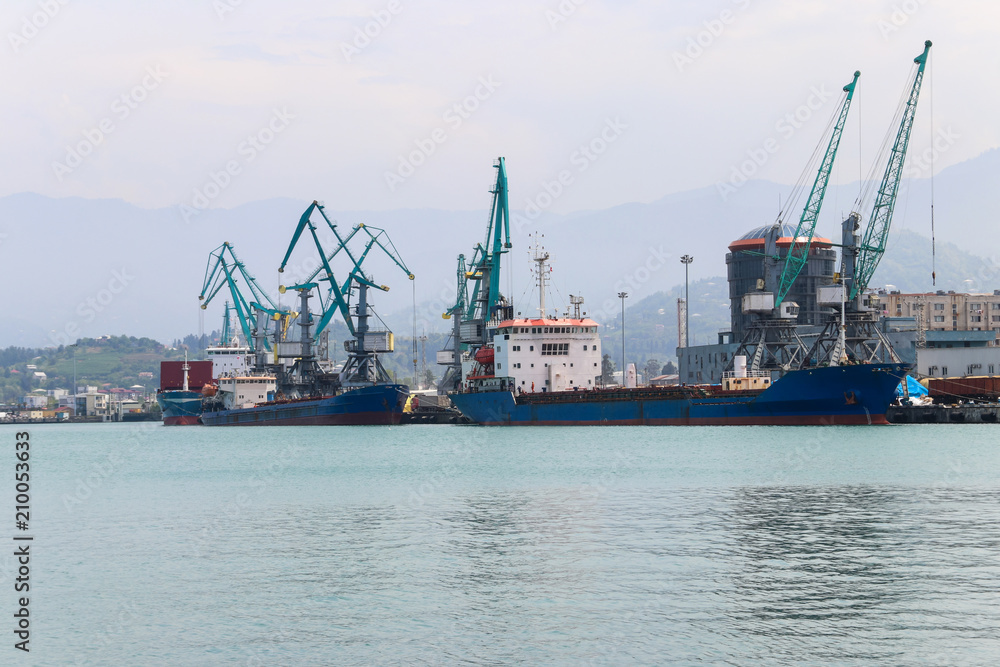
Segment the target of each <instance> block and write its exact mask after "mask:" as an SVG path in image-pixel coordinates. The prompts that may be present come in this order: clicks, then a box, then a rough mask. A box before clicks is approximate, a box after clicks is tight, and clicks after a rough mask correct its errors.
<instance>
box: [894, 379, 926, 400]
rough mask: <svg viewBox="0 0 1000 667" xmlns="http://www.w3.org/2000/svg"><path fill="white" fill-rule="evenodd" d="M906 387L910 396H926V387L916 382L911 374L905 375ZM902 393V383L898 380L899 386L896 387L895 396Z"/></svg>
mask: <svg viewBox="0 0 1000 667" xmlns="http://www.w3.org/2000/svg"><path fill="white" fill-rule="evenodd" d="M906 388H907V390H908V391H909V392H910V396H926V395H927V387H925V386H924V385H922V384H920V383H919V382H917V379H916V378H915V377H913V376H912V375H907V376H906ZM902 395H903V383H902V382H900V383H899V386H898V387H896V396H902Z"/></svg>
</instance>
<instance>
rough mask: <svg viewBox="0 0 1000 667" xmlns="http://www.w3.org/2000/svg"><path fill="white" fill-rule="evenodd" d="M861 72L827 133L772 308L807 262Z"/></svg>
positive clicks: (845, 88) (852, 82) (779, 300)
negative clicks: (827, 139)
mask: <svg viewBox="0 0 1000 667" xmlns="http://www.w3.org/2000/svg"><path fill="white" fill-rule="evenodd" d="M860 76H861V72H855V73H854V80H853V81H851V82H850V83H849V84H847V85H846V86H844V92H845V93H847V95H846V96H845V98H844V103H843V105H842V106H841V108H840V113H839V114H838V116H837V121H836V123H835V124H834V126H833V132H832V133H831V134H830V141H829V143H828V144H827V147H826V153H825V154H824V155H823V161H822V162H821V163H820V166H819V171H818V172H817V174H816V180H815V181H814V182H813V187H812V191H811V192H810V193H809V199H808V200H807V201H806V205H805V208H803V209H802V217H800V218H799V224H798V226H797V227H796V228H795V235H794V236H793V237H792V244H791V246H790V247H789V248H788V254H787V255H786V257H785V266H784V268H783V269H782V271H781V279H780V281H779V284H778V290H777V293H776V294H775V295H774V307H775V308H777V307H778V306H780V305H781V303H782V302H783V301H784V300H785V297H786V296H788V292H789V290H791V289H792V285H793V284H794V283H795V279H796V278H798V276H799V273H801V272H802V268H803V267H804V266H805V265H806V262H808V261H809V248H810V246H811V245H812V240H813V233H814V232H815V231H816V223H817V222H818V221H819V212H820V209H821V208H822V207H823V198H824V196H825V195H826V187H827V185H828V184H829V183H830V174H831V173H832V171H833V161H834V159H835V158H836V157H837V149H838V147H839V146H840V137H841V135H843V133H844V125H845V123H846V122H847V113H848V111H850V108H851V100H852V99H853V98H854V88H855V87H856V86H857V84H858V77H860Z"/></svg>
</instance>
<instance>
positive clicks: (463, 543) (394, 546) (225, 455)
mask: <svg viewBox="0 0 1000 667" xmlns="http://www.w3.org/2000/svg"><path fill="white" fill-rule="evenodd" d="M25 430H26V431H28V432H29V433H30V443H31V449H30V452H31V458H30V467H31V503H30V504H31V510H30V526H29V529H28V530H27V531H26V532H22V531H19V530H17V529H16V528H15V522H14V512H15V509H14V504H15V500H14V498H15V488H14V483H15V482H14V466H15V463H16V461H15V446H14V442H15V434H16V432H19V431H25ZM998 436H1000V430H998V427H997V426H995V425H920V426H888V427H590V428H588V427H566V428H560V427H534V428H533V427H513V428H483V427H476V426H402V427H391V428H390V427H330V426H327V427H323V426H319V427H260V428H252V427H251V428H245V427H244V428H225V427H216V428H209V427H163V426H161V425H159V424H136V425H128V424H95V425H44V426H43V425H39V426H27V427H25V426H20V427H13V426H4V427H0V442H2V443H3V450H2V451H5V452H6V454H4V455H3V456H2V457H0V469H2V470H0V480H7V481H6V482H0V498H2V499H3V504H2V507H3V508H4V509H5V511H4V513H3V515H2V516H4V517H6V518H7V520H5V521H2V522H0V543H4V542H5V543H7V545H8V547H7V548H3V555H2V556H0V578H2V581H0V610H2V612H3V613H2V614H0V618H6V619H7V620H6V621H0V637H6V640H4V642H3V645H0V664H3V665H7V664H26V665H27V664H33V665H67V664H69V665H73V664H95V665H357V664H429V665H435V664H486V665H506V664H546V665H552V664H555V665H561V664H567V665H618V664H681V665H684V664H691V665H694V664H726V665H828V664H838V665H866V666H868V665H963V664H969V665H990V664H1000V493H998V491H1000V445H998V440H1000V438H998ZM4 526H5V527H4ZM19 534H20V535H22V536H23V535H24V534H30V535H31V536H32V537H33V541H32V542H31V547H30V549H31V563H30V594H29V596H30V603H29V608H30V644H29V646H30V653H28V654H24V653H22V652H21V651H19V650H17V649H15V648H14V646H13V645H14V643H15V642H16V641H17V637H16V635H15V634H14V632H13V630H14V629H15V621H16V619H14V617H13V614H14V613H15V611H17V608H18V606H17V603H18V598H19V597H20V596H21V595H22V593H16V592H15V590H14V585H15V583H16V577H17V568H18V565H17V563H16V562H15V561H16V558H14V557H13V556H12V555H9V554H13V553H14V548H13V546H12V545H14V544H15V542H13V541H12V538H13V537H14V536H17V535H19Z"/></svg>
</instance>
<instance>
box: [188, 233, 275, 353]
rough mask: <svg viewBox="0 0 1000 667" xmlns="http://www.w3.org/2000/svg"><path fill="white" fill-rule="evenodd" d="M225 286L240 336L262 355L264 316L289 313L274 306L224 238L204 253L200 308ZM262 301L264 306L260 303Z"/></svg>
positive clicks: (226, 334)
mask: <svg viewBox="0 0 1000 667" xmlns="http://www.w3.org/2000/svg"><path fill="white" fill-rule="evenodd" d="M240 279H242V280H243V283H244V284H245V285H246V289H247V290H249V292H250V294H249V296H247V295H244V294H243V292H242V291H241V289H240V285H239V281H240ZM223 288H228V289H229V294H230V296H231V298H232V302H233V305H232V309H233V312H234V313H235V314H236V322H237V323H238V325H239V328H240V330H241V331H242V332H243V339H244V340H245V341H246V342H247V345H248V346H249V347H250V349H251V351H252V352H254V353H256V354H263V353H264V352H265V351H269V350H270V349H271V345H270V342H269V341H268V338H267V319H266V316H268V315H270V316H271V318H272V319H279V318H280V317H283V316H288V315H289V313H286V312H284V311H281V310H279V309H278V306H277V304H275V302H274V301H273V300H272V299H271V297H270V296H268V294H267V292H265V291H264V289H263V288H262V287H261V286H260V285H259V284H258V283H257V280H256V279H255V278H254V277H253V275H251V274H250V272H249V271H248V270H247V267H246V264H244V263H243V262H242V261H241V260H240V258H239V257H237V255H236V251H235V250H233V245H232V244H231V243H229V242H228V241H226V242H225V243H223V244H222V245H221V246H219V247H218V248H216V249H215V250H213V251H212V252H211V253H210V254H209V256H208V265H207V266H206V267H205V280H204V282H203V283H202V288H201V294H199V295H198V300H199V301H202V304H201V308H202V310H205V309H207V308H208V304H210V303H211V302H212V299H213V298H215V296H216V295H217V294H218V293H219V292H220V291H221V290H222V289H223ZM262 304H266V305H262ZM229 308H230V305H229V302H228V301H227V302H226V325H225V326H224V333H223V344H227V343H228V341H229V336H230V332H229V324H228V322H229Z"/></svg>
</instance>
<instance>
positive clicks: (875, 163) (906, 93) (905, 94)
mask: <svg viewBox="0 0 1000 667" xmlns="http://www.w3.org/2000/svg"><path fill="white" fill-rule="evenodd" d="M916 68H917V65H916V64H914V65H913V67H911V68H910V74H909V76H908V77H907V82H908V84H909V85H907V86H904V88H903V91H902V93H901V94H900V97H899V102H898V103H897V105H896V112H895V113H894V114H893V116H892V122H891V123H889V127H888V129H887V130H886V132H885V135H884V136H883V137H882V144H881V145H880V146H879V149H878V151H877V152H876V153H875V159H874V160H872V166H871V168H870V169H869V171H868V176H867V178H866V179H865V182H864V186H863V187H862V189H861V194H859V195H858V199H857V200H856V201H855V202H854V204H855V206H854V210H855V212H856V213H860V212H861V211H863V210H864V209H866V208H867V207H868V205H869V203H871V197H872V190H873V189H874V188H875V187H876V183H878V184H879V186H880V185H881V182H882V181H881V179H879V180H878V181H876V174H877V173H878V171H879V167H880V166H881V165H882V162H883V158H885V156H886V155H887V154H888V153H889V151H890V150H892V149H891V148H890V146H891V144H892V143H893V142H894V140H895V137H896V134H897V133H898V131H899V126H900V124H901V123H902V119H903V113H904V112H905V111H906V105H907V101H908V100H909V97H910V90H911V89H912V82H913V79H914V77H915V71H916Z"/></svg>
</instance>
